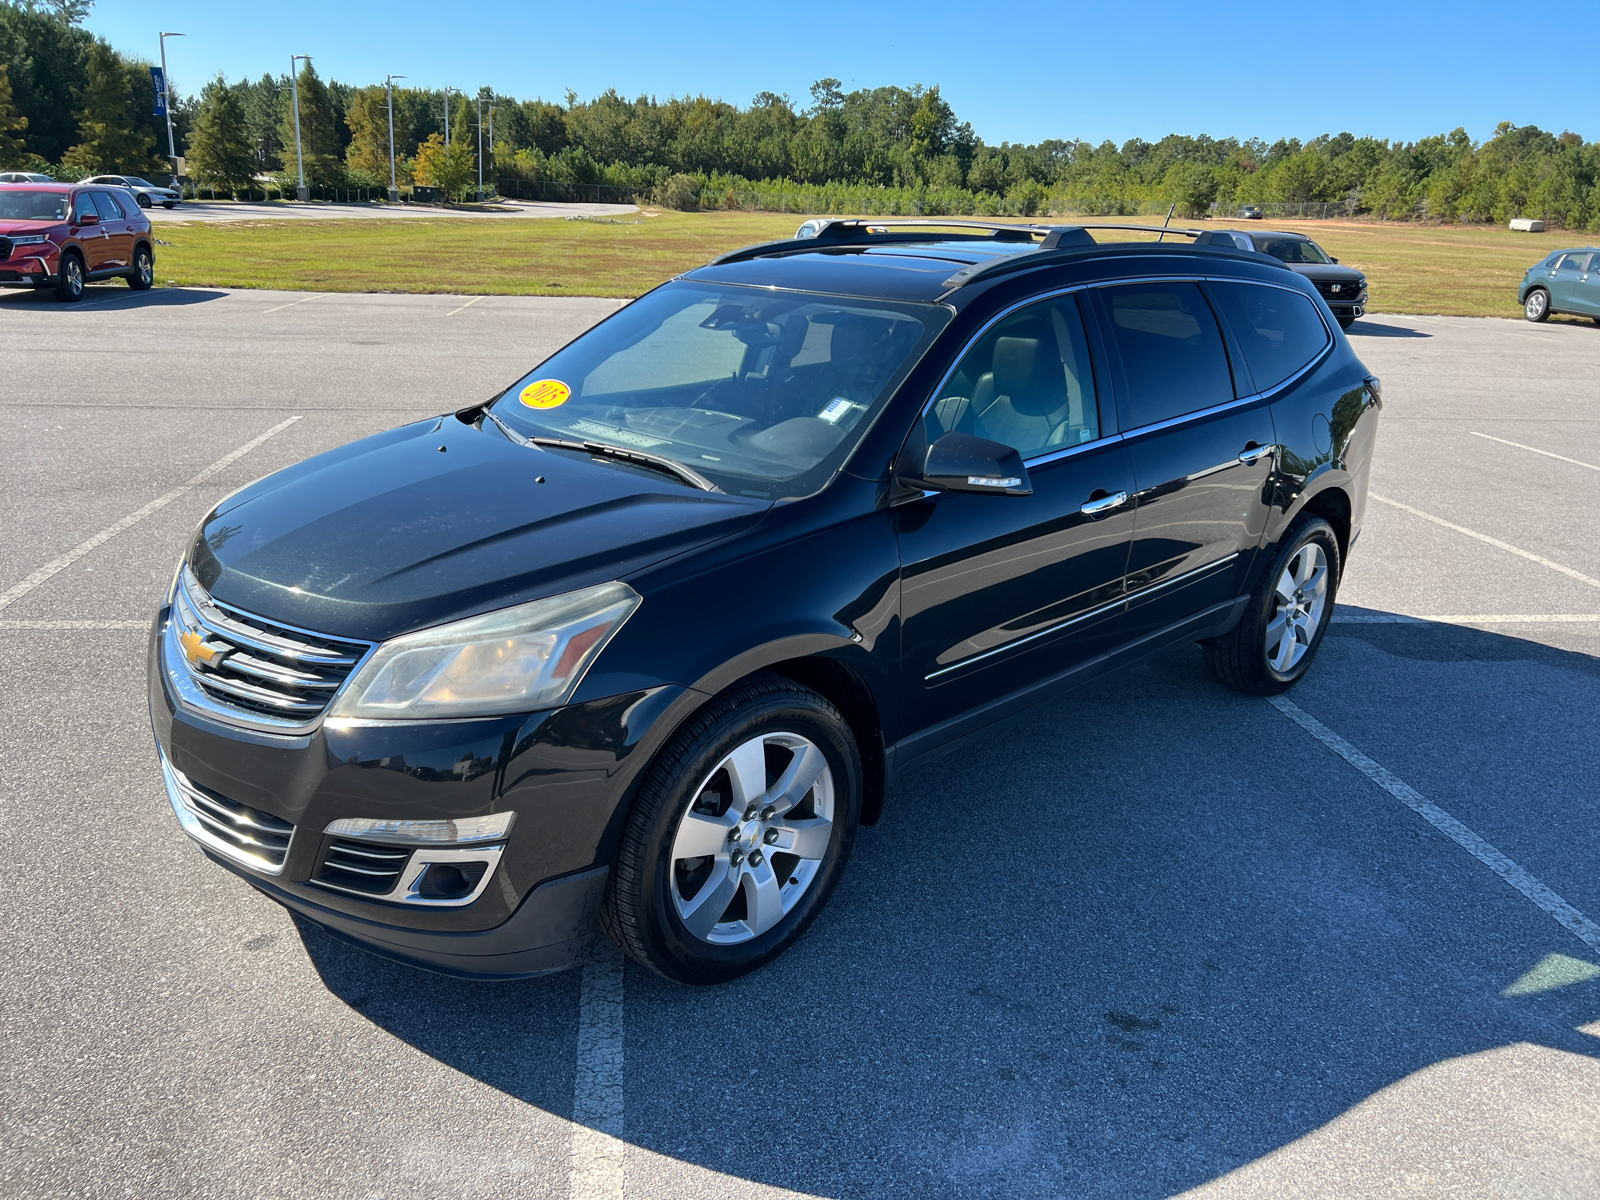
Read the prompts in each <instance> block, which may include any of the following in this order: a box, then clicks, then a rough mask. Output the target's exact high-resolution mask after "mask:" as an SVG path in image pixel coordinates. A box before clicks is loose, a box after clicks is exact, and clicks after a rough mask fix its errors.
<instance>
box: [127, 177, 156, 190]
mask: <svg viewBox="0 0 1600 1200" xmlns="http://www.w3.org/2000/svg"><path fill="white" fill-rule="evenodd" d="M123 178H124V179H125V180H127V181H128V184H129V185H130V186H132V187H155V184H153V183H151V182H150V181H149V180H148V179H140V178H139V177H138V176H137V175H124V176H123Z"/></svg>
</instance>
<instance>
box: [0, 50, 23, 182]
mask: <svg viewBox="0 0 1600 1200" xmlns="http://www.w3.org/2000/svg"><path fill="white" fill-rule="evenodd" d="M27 127H28V118H27V117H25V116H23V115H22V114H21V113H19V112H17V108H16V104H15V102H14V101H13V100H12V96H11V72H10V71H8V70H7V69H6V66H5V64H4V63H0V167H14V166H17V165H18V164H19V163H22V162H24V161H26V159H27V158H28V143H27V141H26V140H25V139H24V138H23V137H22V131H23V130H25V129H27Z"/></svg>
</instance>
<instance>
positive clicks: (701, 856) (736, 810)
mask: <svg viewBox="0 0 1600 1200" xmlns="http://www.w3.org/2000/svg"><path fill="white" fill-rule="evenodd" d="M833 819H834V782H833V772H832V771H831V770H830V769H829V767H828V760H827V758H826V757H825V756H824V755H823V753H822V750H821V749H820V748H819V747H818V746H817V745H816V744H815V743H813V742H812V741H811V740H810V739H808V738H805V737H802V736H801V735H800V734H797V733H764V734H762V735H761V736H759V737H754V738H751V739H750V740H748V741H746V742H743V743H742V744H740V745H739V746H738V747H737V748H735V749H734V750H733V752H732V753H730V754H729V755H728V756H727V757H726V758H724V759H723V760H722V761H721V762H720V763H718V764H717V766H716V768H715V769H714V770H713V771H712V772H711V774H710V775H709V776H707V778H706V780H705V782H703V783H702V784H701V785H700V787H699V789H698V790H697V791H696V793H695V797H694V799H693V800H692V801H691V802H690V804H689V807H688V809H687V810H686V811H685V812H684V814H683V817H682V819H681V820H680V821H679V822H678V828H677V831H676V832H675V833H674V834H673V839H672V852H671V860H670V862H669V864H668V871H669V872H670V879H669V881H668V886H669V887H670V889H671V891H672V901H673V904H674V906H675V907H676V909H677V913H678V918H679V920H681V921H682V922H683V925H684V928H685V929H686V930H688V932H689V933H690V934H692V935H693V936H694V937H696V938H698V939H699V940H701V941H703V942H709V943H711V944H713V945H720V946H730V945H737V944H739V943H741V942H747V941H750V940H751V939H752V938H756V937H760V936H761V935H762V934H764V933H766V932H767V931H768V930H769V929H771V928H772V927H773V926H775V925H776V924H777V923H778V922H779V921H781V920H782V919H783V918H784V917H785V916H786V915H788V913H789V912H790V910H792V909H793V908H794V906H795V904H796V903H797V902H798V901H799V900H800V898H801V897H802V896H803V895H805V893H806V891H807V889H808V888H810V887H811V885H812V883H813V882H814V881H815V880H816V878H817V875H818V872H819V871H820V869H821V867H822V865H823V860H824V859H825V858H826V857H827V854H828V848H829V846H830V845H831V844H832V841H833Z"/></svg>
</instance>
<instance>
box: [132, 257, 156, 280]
mask: <svg viewBox="0 0 1600 1200" xmlns="http://www.w3.org/2000/svg"><path fill="white" fill-rule="evenodd" d="M133 269H134V270H135V271H136V272H138V276H139V284H140V286H141V287H149V286H150V285H151V284H152V283H154V282H155V277H156V265H155V263H154V262H152V261H151V259H150V252H149V251H148V250H141V251H139V253H138V254H136V255H135V256H134V259H133Z"/></svg>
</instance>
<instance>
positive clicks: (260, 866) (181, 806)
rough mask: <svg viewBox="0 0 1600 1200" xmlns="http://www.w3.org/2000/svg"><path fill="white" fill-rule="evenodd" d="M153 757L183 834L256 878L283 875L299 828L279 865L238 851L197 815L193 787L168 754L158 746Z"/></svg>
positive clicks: (291, 836) (290, 839)
mask: <svg viewBox="0 0 1600 1200" xmlns="http://www.w3.org/2000/svg"><path fill="white" fill-rule="evenodd" d="M156 756H157V757H158V758H159V759H160V761H161V779H162V782H163V783H165V784H166V787H167V799H168V800H169V801H171V802H172V811H173V813H174V815H176V816H177V818H178V824H179V825H181V826H182V827H183V831H184V832H185V833H187V834H188V835H189V836H190V837H192V838H193V839H194V840H195V841H197V842H199V843H200V844H201V845H202V846H204V847H205V848H206V849H207V850H210V851H211V852H212V853H214V854H220V855H221V856H222V857H223V858H226V859H227V860H228V861H230V862H236V863H238V864H240V865H241V866H245V867H249V868H250V869H251V870H252V871H255V872H257V873H258V874H261V875H282V874H283V869H284V867H286V866H288V864H289V851H290V850H291V849H293V847H294V838H295V834H297V833H298V832H299V826H295V827H294V828H293V829H292V830H291V831H290V833H289V844H288V845H287V846H285V847H284V849H283V861H282V862H281V863H274V862H272V861H271V860H270V859H268V858H266V857H264V856H262V855H257V854H251V853H250V852H249V851H247V850H241V849H239V847H238V846H235V845H233V844H232V843H231V842H228V841H224V840H223V839H222V838H220V837H218V836H217V835H216V834H214V833H212V832H211V830H210V829H208V828H207V827H206V824H205V822H204V821H203V820H202V819H201V816H200V814H199V813H198V812H197V811H196V810H195V808H194V805H193V804H192V803H191V802H190V800H189V795H190V792H191V790H193V785H191V784H190V783H189V780H188V778H187V777H186V776H185V775H184V774H183V772H181V771H179V770H178V768H177V767H174V766H173V765H172V763H171V762H170V761H169V760H168V759H167V752H166V751H165V750H163V749H162V748H161V746H160V744H159V743H158V744H157V746H156Z"/></svg>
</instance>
